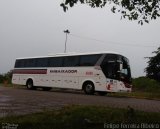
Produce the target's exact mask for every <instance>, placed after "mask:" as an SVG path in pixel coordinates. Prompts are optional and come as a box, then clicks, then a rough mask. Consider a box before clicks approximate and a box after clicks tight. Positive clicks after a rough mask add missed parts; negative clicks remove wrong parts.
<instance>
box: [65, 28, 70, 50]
mask: <svg viewBox="0 0 160 129" xmlns="http://www.w3.org/2000/svg"><path fill="white" fill-rule="evenodd" d="M64 33H66V40H65V48H64V53H66V50H67V34H69V33H70V32H69V30H64Z"/></svg>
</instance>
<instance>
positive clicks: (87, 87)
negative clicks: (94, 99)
mask: <svg viewBox="0 0 160 129" xmlns="http://www.w3.org/2000/svg"><path fill="white" fill-rule="evenodd" d="M83 89H84V92H85V93H86V94H88V95H93V94H94V92H95V90H94V84H93V83H92V82H86V83H84V88H83Z"/></svg>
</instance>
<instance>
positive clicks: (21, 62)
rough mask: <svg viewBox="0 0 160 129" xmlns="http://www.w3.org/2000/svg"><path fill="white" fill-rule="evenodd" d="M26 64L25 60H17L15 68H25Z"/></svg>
mask: <svg viewBox="0 0 160 129" xmlns="http://www.w3.org/2000/svg"><path fill="white" fill-rule="evenodd" d="M24 64H25V62H24V60H16V63H15V68H23V67H25V66H24Z"/></svg>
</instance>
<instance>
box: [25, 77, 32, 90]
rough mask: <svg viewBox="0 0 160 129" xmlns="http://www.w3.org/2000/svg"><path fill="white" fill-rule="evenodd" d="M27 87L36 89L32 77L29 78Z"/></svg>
mask: <svg viewBox="0 0 160 129" xmlns="http://www.w3.org/2000/svg"><path fill="white" fill-rule="evenodd" d="M26 85H27V89H29V90H33V89H34V86H33V80H32V79H29V80H28V81H27V84H26Z"/></svg>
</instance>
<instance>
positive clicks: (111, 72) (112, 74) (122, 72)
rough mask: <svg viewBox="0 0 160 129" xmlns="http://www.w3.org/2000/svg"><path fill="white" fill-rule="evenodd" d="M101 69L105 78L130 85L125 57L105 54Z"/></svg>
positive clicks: (128, 69) (129, 75)
mask: <svg viewBox="0 0 160 129" xmlns="http://www.w3.org/2000/svg"><path fill="white" fill-rule="evenodd" d="M101 68H102V71H103V73H104V75H105V76H106V78H110V79H117V80H121V81H123V82H126V83H131V72H130V65H129V61H128V59H127V58H126V57H123V56H121V55H116V54H107V55H106V56H105V58H104V60H103V62H102V64H101Z"/></svg>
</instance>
